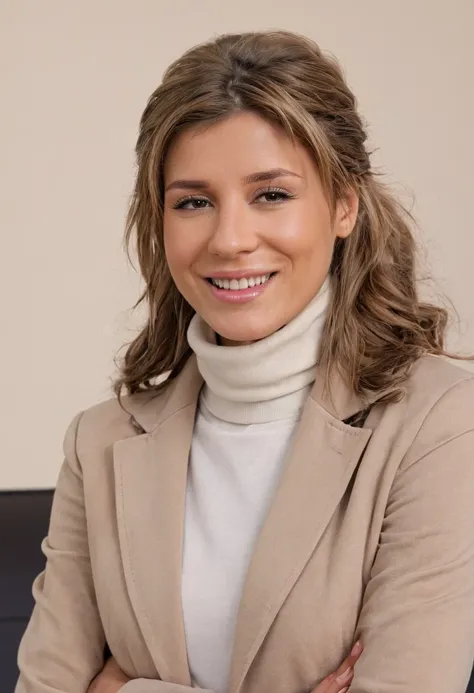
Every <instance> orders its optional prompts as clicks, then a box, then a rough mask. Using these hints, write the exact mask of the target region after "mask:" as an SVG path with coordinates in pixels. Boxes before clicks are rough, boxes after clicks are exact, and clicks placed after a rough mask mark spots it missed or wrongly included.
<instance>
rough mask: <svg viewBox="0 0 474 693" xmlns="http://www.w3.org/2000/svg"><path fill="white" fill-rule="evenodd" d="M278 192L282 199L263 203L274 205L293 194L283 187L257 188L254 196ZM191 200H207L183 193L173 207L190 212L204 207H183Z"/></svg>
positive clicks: (288, 198) (290, 197)
mask: <svg viewBox="0 0 474 693" xmlns="http://www.w3.org/2000/svg"><path fill="white" fill-rule="evenodd" d="M272 193H273V194H278V195H281V196H282V199H280V200H276V201H273V202H265V203H264V204H267V205H276V204H278V203H279V202H283V201H284V200H290V199H292V198H294V197H295V196H294V195H292V194H291V193H289V192H288V191H287V190H283V188H264V189H263V190H258V191H257V195H256V197H257V198H259V197H262V196H263V195H271V194H272ZM193 200H205V201H206V202H208V201H209V200H207V199H206V198H205V197H201V196H200V195H185V196H184V197H180V199H179V200H176V202H175V203H174V205H173V209H181V210H183V211H185V212H192V211H198V210H199V209H206V208H205V207H194V208H191V209H185V208H184V205H185V204H187V203H188V202H192V201H193Z"/></svg>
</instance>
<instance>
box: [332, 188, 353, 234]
mask: <svg viewBox="0 0 474 693" xmlns="http://www.w3.org/2000/svg"><path fill="white" fill-rule="evenodd" d="M358 212H359V196H358V194H357V193H356V191H355V190H354V189H353V188H349V189H348V190H347V191H346V194H345V195H344V197H342V198H341V199H340V200H338V202H337V204H336V214H335V217H334V232H335V234H336V236H337V238H347V237H348V236H349V235H350V234H351V233H352V231H353V229H354V226H355V224H356V221H357V214H358Z"/></svg>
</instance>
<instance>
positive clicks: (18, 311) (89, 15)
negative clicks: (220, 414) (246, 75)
mask: <svg viewBox="0 0 474 693" xmlns="http://www.w3.org/2000/svg"><path fill="white" fill-rule="evenodd" d="M0 27H1V28H0V51H1V69H2V75H1V85H2V86H1V89H0V100H1V111H0V112H1V119H0V138H1V141H0V147H1V149H0V151H1V161H2V165H1V168H0V176H1V180H0V196H1V204H0V215H1V241H2V252H1V265H2V271H1V296H2V328H3V329H2V335H1V348H2V359H1V364H2V383H1V386H2V394H1V402H2V404H1V417H0V420H1V431H0V434H1V437H0V488H16V487H47V486H52V485H53V484H54V483H55V480H56V476H57V472H58V468H59V465H60V463H61V459H62V450H61V445H62V438H63V435H64V431H65V428H66V426H67V424H68V423H69V421H70V419H71V418H72V416H73V415H74V414H75V413H76V412H77V411H78V410H80V409H82V408H84V407H87V406H89V405H91V404H93V403H94V402H96V401H98V400H100V399H104V398H106V397H108V396H109V390H108V388H109V379H110V376H111V375H112V373H113V371H114V368H113V356H114V354H115V351H116V349H117V348H118V346H119V345H120V344H121V343H122V341H123V340H124V339H126V338H127V337H130V329H131V327H132V326H133V324H134V321H132V320H131V319H130V314H129V308H130V307H131V306H132V304H133V302H134V300H135V298H136V296H137V291H138V280H137V278H136V276H134V274H133V272H131V271H129V270H128V269H127V266H126V263H125V258H124V255H123V253H122V249H121V238H122V228H123V216H124V211H125V207H126V202H127V196H128V194H129V191H130V188H131V182H132V174H133V155H132V149H133V145H134V139H135V134H136V128H137V121H138V118H139V116H140V113H141V110H142V108H143V106H144V103H145V100H146V98H147V97H148V95H149V93H150V92H151V91H152V90H153V89H154V88H155V86H156V85H157V83H158V82H159V80H160V76H161V74H162V71H163V69H164V67H165V66H166V65H167V63H168V62H169V61H170V60H172V59H173V58H175V57H177V56H178V55H179V54H180V53H181V52H182V51H183V50H184V49H186V48H188V47H189V46H191V45H193V44H194V43H196V42H198V41H201V40H204V39H207V38H208V37H211V36H212V35H213V34H216V33H221V32H225V31H240V30H249V29H263V28H270V27H273V28H285V29H291V30H295V31H298V32H301V33H307V34H308V35H310V36H311V37H313V38H314V39H316V40H317V41H318V42H319V43H320V44H321V45H322V46H323V47H325V48H327V49H329V50H331V51H332V52H334V53H335V54H336V55H337V56H338V57H339V58H340V59H341V61H342V62H343V64H344V66H345V68H346V72H347V75H348V79H349V81H350V83H351V85H352V86H353V88H354V89H355V91H356V93H357V94H358V95H359V98H360V104H361V108H362V111H363V112H364V114H365V116H366V118H367V119H368V121H369V122H370V133H371V139H372V142H373V145H374V146H377V147H379V148H380V151H379V152H378V153H377V156H376V161H377V163H378V164H380V165H381V166H383V167H384V168H385V170H386V171H387V172H388V174H389V177H390V179H391V180H393V181H398V182H400V183H402V184H403V185H404V186H405V187H404V195H405V196H408V197H409V195H410V194H412V193H413V194H414V195H415V196H416V205H415V213H416V214H417V217H418V219H419V221H420V223H421V227H422V230H423V234H424V237H425V240H426V242H427V245H428V253H429V259H430V263H431V267H432V269H433V271H434V272H435V274H436V275H437V277H438V278H439V287H440V289H441V290H445V291H446V292H447V294H448V296H449V297H450V298H451V299H452V301H453V302H454V304H455V305H456V307H457V309H458V312H459V314H460V317H461V330H460V332H459V333H458V335H457V336H453V344H455V345H457V346H460V347H462V348H464V349H471V350H474V301H473V293H474V292H473V290H474V228H473V224H472V204H473V196H474V192H473V191H474V176H473V163H472V162H473V161H474V147H473V135H472V127H473V126H472V123H473V115H472V114H473V112H474V93H473V89H474V86H473V85H474V80H473V77H472V75H473V67H474V42H473V41H472V32H473V29H474V3H473V0H451V1H450V2H446V0H400V1H398V2H395V1H391V2H388V0H357V1H354V0H320V1H318V0H291V2H285V1H284V0H282V1H281V2H276V1H275V0H257V1H255V0H239V2H225V1H224V0H201V1H200V2H194V1H192V0H181V2H164V1H159V0H153V1H152V0H129V1H128V2H127V0H80V1H79V0H1V1H0ZM135 324H136V321H135ZM127 329H128V332H127Z"/></svg>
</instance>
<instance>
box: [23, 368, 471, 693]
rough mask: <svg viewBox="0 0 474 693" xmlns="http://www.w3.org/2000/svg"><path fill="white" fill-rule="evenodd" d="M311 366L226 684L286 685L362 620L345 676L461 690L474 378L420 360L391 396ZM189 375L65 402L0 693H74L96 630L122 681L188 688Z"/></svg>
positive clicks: (357, 688) (356, 692) (192, 409)
mask: <svg viewBox="0 0 474 693" xmlns="http://www.w3.org/2000/svg"><path fill="white" fill-rule="evenodd" d="M321 380H322V378H321V377H318V378H317V380H316V384H315V386H314V388H313V391H312V393H311V395H310V397H309V398H308V400H307V403H306V405H305V408H304V411H303V415H302V420H301V422H300V424H299V428H298V432H297V435H296V438H295V441H294V444H293V448H292V450H291V453H290V455H289V457H288V459H287V462H286V467H285V470H284V473H283V477H282V479H281V483H280V485H279V487H278V489H277V492H276V495H275V497H274V501H273V504H272V506H271V509H270V511H269V513H268V516H267V518H266V521H265V524H264V526H263V529H262V531H261V534H260V536H259V538H258V542H257V545H256V547H255V550H254V554H253V558H252V561H251V565H250V568H249V571H248V575H247V579H246V583H245V587H244V592H243V596H242V600H241V605H240V611H239V615H238V622H237V629H236V635H235V644H234V649H233V656H232V666H231V673H230V682H229V688H228V693H301V692H303V691H309V690H311V689H312V687H314V686H315V685H316V684H317V683H318V682H319V681H320V680H321V679H322V678H323V677H325V676H326V675H327V674H328V673H329V672H331V671H332V670H333V669H335V668H336V667H337V666H338V665H339V664H340V662H341V660H342V659H343V657H344V656H345V655H347V654H348V651H349V650H350V648H351V646H352V644H353V642H354V641H355V638H357V637H361V639H362V641H363V643H364V645H365V652H364V654H363V656H362V658H361V660H360V662H359V663H358V664H357V666H356V673H355V678H354V682H353V684H352V685H351V688H350V690H351V693H464V691H465V688H466V685H467V682H468V678H469V675H470V671H471V665H472V660H473V653H474V376H473V375H472V374H470V373H468V372H467V371H465V370H463V369H460V368H458V367H455V366H453V365H451V364H450V363H448V362H447V361H445V360H442V359H440V358H437V357H425V358H423V359H421V360H420V361H419V362H418V363H417V364H416V365H415V366H414V368H413V369H412V373H411V375H410V377H409V378H408V380H407V383H406V395H405V397H404V399H403V400H402V401H401V402H399V403H397V404H389V405H382V404H377V403H376V402H375V403H374V404H373V406H372V409H371V411H370V413H369V415H368V418H367V419H366V421H365V423H364V425H363V427H357V426H355V425H350V417H352V416H353V415H354V414H356V413H357V412H358V411H359V410H360V409H361V403H360V401H359V400H358V399H357V398H356V397H354V396H352V395H351V394H350V393H349V392H348V391H347V389H346V388H345V387H344V385H343V384H342V382H340V381H337V380H334V381H333V387H332V391H333V397H332V400H331V399H330V398H329V397H328V396H327V395H324V394H323V393H322V391H321V386H320V382H321ZM201 386H202V381H201V377H200V375H199V373H198V370H197V367H196V361H195V358H194V357H192V358H191V359H190V360H189V361H188V364H187V365H186V367H185V369H184V371H183V372H182V374H181V375H180V376H179V377H178V378H177V379H176V381H175V382H174V383H173V384H172V386H171V387H170V388H169V390H168V391H167V392H166V393H164V394H161V395H159V396H155V397H154V398H151V397H150V396H149V395H148V394H139V395H135V396H133V397H130V398H127V399H126V400H125V406H126V408H127V410H128V411H129V414H127V413H125V412H124V411H123V410H122V409H121V408H120V407H119V405H118V404H117V402H116V401H115V400H110V401H107V402H103V403H100V404H98V405H96V406H94V407H92V408H91V409H88V410H86V411H85V412H83V413H80V414H78V415H77V416H76V417H75V418H74V420H73V421H72V423H71V424H70V426H69V428H68V431H67V433H66V436H65V441H64V450H65V461H64V464H63V466H62V469H61V472H60V476H59V481H58V485H57V490H56V494H55V498H54V504H53V510H52V517H51V526H50V529H49V534H48V537H47V538H46V539H45V541H44V544H43V549H44V552H45V554H46V557H47V566H46V571H45V572H44V573H42V574H41V575H40V576H39V577H38V578H37V580H36V581H35V584H34V596H35V598H36V607H35V609H34V612H33V615H32V618H31V621H30V624H29V626H28V628H27V631H26V634H25V636H24V638H23V641H22V644H21V647H20V652H19V666H20V670H21V675H20V679H19V681H18V685H17V687H16V693H57V692H61V693H84V692H85V691H86V690H87V687H88V684H89V682H90V681H91V679H92V678H93V677H94V675H95V674H96V673H97V672H98V671H99V670H100V669H101V668H102V665H103V652H104V646H105V644H106V643H108V646H109V647H110V650H111V652H112V653H113V655H114V656H115V658H116V659H117V661H118V664H119V665H120V666H121V667H122V669H123V670H124V671H125V672H126V673H127V674H128V675H129V676H131V677H133V678H134V679H138V680H136V681H134V682H132V683H130V684H127V685H126V686H125V687H124V689H123V691H124V693H178V692H179V693H186V689H183V688H182V687H183V686H184V687H188V686H190V685H191V681H190V673H189V669H188V662H187V656H186V643H185V633H184V627H183V618H182V609H181V595H180V579H181V545H182V539H183V516H184V503H185V485H186V473H187V465H188V453H189V449H190V444H191V438H192V433H193V424H194V418H195V413H196V404H197V399H198V394H199V390H200V388H201Z"/></svg>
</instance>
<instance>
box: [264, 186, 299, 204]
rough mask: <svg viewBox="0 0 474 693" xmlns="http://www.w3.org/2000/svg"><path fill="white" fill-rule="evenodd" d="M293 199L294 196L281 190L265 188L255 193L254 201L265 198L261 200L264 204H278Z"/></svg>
mask: <svg viewBox="0 0 474 693" xmlns="http://www.w3.org/2000/svg"><path fill="white" fill-rule="evenodd" d="M293 197H294V195H292V194H291V193H289V192H288V191H287V190H283V189H282V188H265V190H259V191H258V192H257V198H256V199H257V200H259V199H260V198H265V199H264V200H262V201H263V203H264V204H278V203H279V202H284V201H285V200H289V199H291V198H293Z"/></svg>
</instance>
